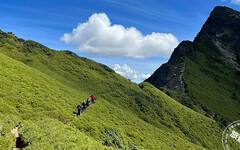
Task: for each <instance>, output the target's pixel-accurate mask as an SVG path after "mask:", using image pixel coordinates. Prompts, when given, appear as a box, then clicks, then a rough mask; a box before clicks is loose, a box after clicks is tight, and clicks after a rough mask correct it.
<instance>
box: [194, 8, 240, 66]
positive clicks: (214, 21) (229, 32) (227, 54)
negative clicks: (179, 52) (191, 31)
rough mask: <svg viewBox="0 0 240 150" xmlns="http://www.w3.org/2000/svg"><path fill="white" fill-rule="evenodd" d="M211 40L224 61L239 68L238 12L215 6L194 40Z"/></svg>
mask: <svg viewBox="0 0 240 150" xmlns="http://www.w3.org/2000/svg"><path fill="white" fill-rule="evenodd" d="M206 40H208V41H211V42H212V43H213V44H214V45H215V46H216V47H217V48H218V49H219V51H220V52H221V54H222V55H223V57H224V58H225V61H226V62H228V63H230V64H232V65H233V66H234V67H235V68H236V69H237V70H240V12H238V11H235V10H233V9H231V8H227V7H219V6H218V7H216V8H214V10H213V11H212V13H211V15H210V17H209V18H208V20H207V21H206V23H205V24H204V26H203V27H202V29H201V31H200V32H199V34H198V35H197V37H196V38H195V40H194V43H201V42H203V41H206Z"/></svg>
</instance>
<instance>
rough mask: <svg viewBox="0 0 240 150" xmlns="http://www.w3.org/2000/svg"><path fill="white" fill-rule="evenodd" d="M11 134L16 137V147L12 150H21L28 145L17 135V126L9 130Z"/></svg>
mask: <svg viewBox="0 0 240 150" xmlns="http://www.w3.org/2000/svg"><path fill="white" fill-rule="evenodd" d="M11 133H12V134H14V136H15V137H16V147H15V148H13V150H23V148H25V147H27V146H28V143H26V142H25V141H24V140H23V139H22V136H21V135H20V134H19V131H18V126H16V127H14V128H13V129H12V130H11Z"/></svg>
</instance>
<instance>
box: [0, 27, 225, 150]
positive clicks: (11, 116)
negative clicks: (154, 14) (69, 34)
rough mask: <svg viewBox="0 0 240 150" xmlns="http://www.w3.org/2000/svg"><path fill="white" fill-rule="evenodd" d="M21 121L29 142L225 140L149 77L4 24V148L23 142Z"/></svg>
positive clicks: (217, 145)
mask: <svg viewBox="0 0 240 150" xmlns="http://www.w3.org/2000/svg"><path fill="white" fill-rule="evenodd" d="M189 61H190V60H189ZM187 69H188V68H187ZM189 69H190V68H189ZM189 82H190V81H189ZM188 88H194V87H188ZM91 94H95V95H96V96H97V100H96V103H95V104H91V105H90V106H89V107H88V108H87V109H86V110H85V112H84V113H83V114H82V115H81V116H79V117H76V114H75V112H76V106H77V105H78V104H79V103H82V102H83V101H84V100H86V99H87V98H88V97H89V96H90V95H91ZM16 126H17V127H18V129H19V134H20V137H21V139H22V140H23V141H24V142H25V143H27V146H26V147H25V148H24V149H49V150H51V149H54V150H55V149H96V150H98V149H133V150H137V149H149V150H152V149H166V150H169V149H214V150H215V149H221V148H222V145H221V135H222V129H221V128H220V127H219V125H218V124H217V123H216V122H215V121H214V120H213V119H210V118H208V117H206V116H204V115H202V114H200V113H197V112H195V111H193V110H191V109H190V108H187V107H186V106H184V105H182V104H181V103H179V102H178V101H175V100H174V99H172V98H170V97H169V96H167V95H166V94H164V93H163V92H162V91H160V90H159V89H157V88H155V87H154V86H152V85H150V84H149V83H146V82H143V83H141V84H139V85H138V84H136V83H133V82H131V81H129V80H127V79H125V78H123V77H121V76H120V75H118V74H116V73H115V72H114V71H113V70H112V69H110V68H109V67H107V66H106V65H103V64H99V63H97V62H95V61H93V60H90V59H87V58H82V57H79V56H77V55H76V54H74V53H73V52H70V51H55V50H52V49H49V48H47V47H45V46H43V45H41V44H39V43H37V42H34V41H28V40H27V41H25V40H23V39H20V38H18V37H16V36H15V35H14V34H13V33H5V32H2V31H1V32H0V149H12V148H14V147H17V146H16V137H15V136H14V135H13V134H12V133H11V130H12V129H13V128H14V127H16Z"/></svg>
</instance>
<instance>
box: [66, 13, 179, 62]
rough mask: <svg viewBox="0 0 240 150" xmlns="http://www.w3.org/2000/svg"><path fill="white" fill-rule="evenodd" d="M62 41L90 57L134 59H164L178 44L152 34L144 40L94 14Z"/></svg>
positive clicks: (172, 38) (133, 31) (167, 36)
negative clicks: (157, 57)
mask: <svg viewBox="0 0 240 150" xmlns="http://www.w3.org/2000/svg"><path fill="white" fill-rule="evenodd" d="M61 40H62V41H64V42H65V43H68V44H74V45H76V46H77V48H78V50H79V51H81V52H85V53H88V54H92V55H100V56H120V57H134V58H146V57H152V56H160V57H167V56H170V54H171V53H172V51H173V50H174V48H175V47H176V46H177V45H178V44H179V42H178V40H177V38H176V37H175V36H174V35H172V34H170V33H169V34H167V33H154V32H153V33H152V34H148V35H146V36H144V35H142V33H141V32H140V31H139V30H137V29H136V28H134V27H130V28H125V27H124V26H122V25H117V24H114V25H112V24H111V22H110V20H109V18H108V16H107V15H106V14H105V13H100V14H93V15H92V16H91V17H90V18H89V19H88V21H87V22H85V23H80V24H79V25H78V27H77V28H75V29H73V31H72V33H65V34H64V35H63V37H62V38H61Z"/></svg>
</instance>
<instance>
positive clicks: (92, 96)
mask: <svg viewBox="0 0 240 150" xmlns="http://www.w3.org/2000/svg"><path fill="white" fill-rule="evenodd" d="M90 97H91V98H92V103H93V104H94V103H95V100H96V96H95V95H94V94H92V95H91V96H90Z"/></svg>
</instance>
